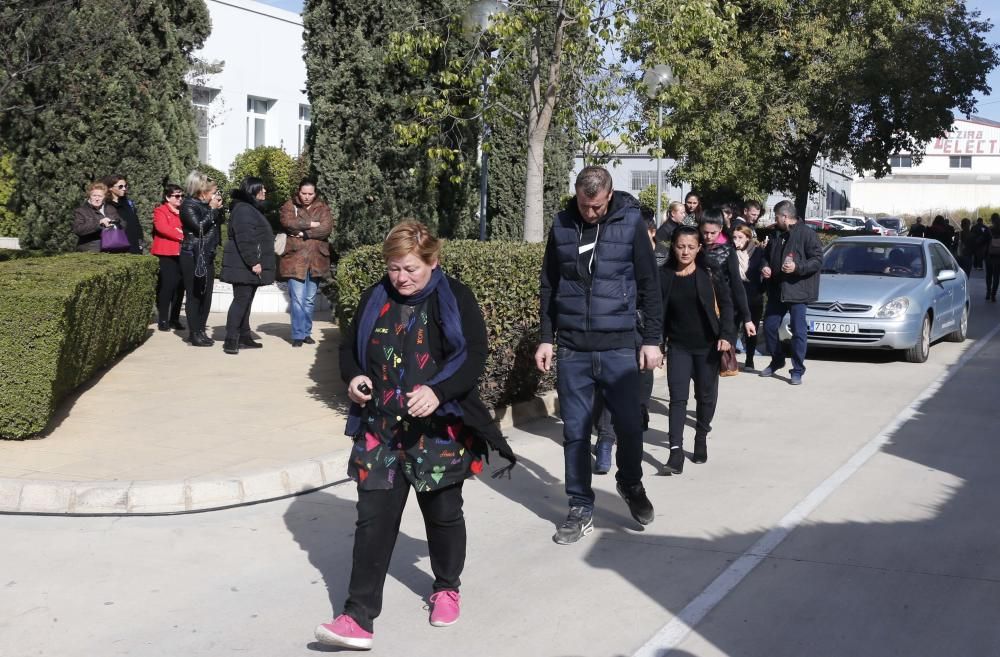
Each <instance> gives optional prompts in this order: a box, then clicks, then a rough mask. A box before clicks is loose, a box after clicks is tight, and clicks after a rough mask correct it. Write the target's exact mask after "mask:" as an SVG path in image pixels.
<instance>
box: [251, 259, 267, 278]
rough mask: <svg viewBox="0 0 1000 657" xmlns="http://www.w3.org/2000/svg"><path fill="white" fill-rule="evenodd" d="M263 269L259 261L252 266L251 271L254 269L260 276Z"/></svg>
mask: <svg viewBox="0 0 1000 657" xmlns="http://www.w3.org/2000/svg"><path fill="white" fill-rule="evenodd" d="M263 270H264V268H263V267H261V265H260V263H259V262H258V263H257V264H256V265H254V266H253V267H251V268H250V271H252V272H253V273H255V274H257V275H258V276H260V272H262V271H263Z"/></svg>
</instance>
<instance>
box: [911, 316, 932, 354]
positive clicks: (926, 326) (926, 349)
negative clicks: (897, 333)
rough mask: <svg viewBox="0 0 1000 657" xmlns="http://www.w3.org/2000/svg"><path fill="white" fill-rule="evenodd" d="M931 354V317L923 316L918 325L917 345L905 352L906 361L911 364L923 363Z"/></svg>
mask: <svg viewBox="0 0 1000 657" xmlns="http://www.w3.org/2000/svg"><path fill="white" fill-rule="evenodd" d="M930 353H931V316H930V315H924V322H923V324H921V325H920V337H919V338H918V339H917V343H916V344H915V345H913V346H912V347H910V348H909V349H907V350H906V360H907V361H909V362H911V363H923V362H925V361H926V360H927V356H929V355H930Z"/></svg>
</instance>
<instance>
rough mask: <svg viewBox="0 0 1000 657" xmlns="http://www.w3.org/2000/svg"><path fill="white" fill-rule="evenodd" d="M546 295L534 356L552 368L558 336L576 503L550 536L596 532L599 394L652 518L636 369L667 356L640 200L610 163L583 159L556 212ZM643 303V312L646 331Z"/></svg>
mask: <svg viewBox="0 0 1000 657" xmlns="http://www.w3.org/2000/svg"><path fill="white" fill-rule="evenodd" d="M540 293H541V344H539V346H538V349H537V351H536V352H535V364H536V365H537V366H538V369H540V370H542V371H543V372H545V371H548V370H549V368H550V367H551V365H552V359H553V344H555V343H556V342H558V345H559V353H558V359H557V362H558V364H559V369H558V375H557V386H558V393H559V408H560V414H561V415H562V420H563V451H564V454H565V459H566V494H567V495H568V496H569V506H570V511H569V516H568V517H567V518H566V520H565V522H563V523H562V524H561V525H560V526H559V528H558V530H557V531H556V534H555V535H554V536H553V537H552V538H553V540H554V541H555V542H556V543H559V544H563V545H565V544H569V543H575V542H576V541H578V540H580V538H582V537H583V536H585V535H587V534H589V533H590V532H591V531H593V527H594V525H593V519H592V517H593V511H594V491H593V488H592V487H591V475H592V473H591V464H590V428H591V417H592V413H593V404H594V395H595V394H599V395H601V396H602V397H603V398H604V403H605V405H606V406H607V408H608V410H610V411H611V417H612V421H613V424H614V429H615V433H616V434H617V436H618V443H617V463H618V472H617V475H616V478H617V480H618V493H619V494H620V495H621V496H622V497H623V498H624V499H625V502H626V503H627V504H628V507H629V511H630V512H631V513H632V517H633V518H635V519H636V521H638V522H639V523H641V524H643V525H648V524H649V523H651V522H652V521H653V505H652V504H651V503H650V501H649V498H648V497H646V491H645V489H644V488H643V485H642V419H641V410H640V405H639V398H640V395H639V369H640V368H642V369H650V370H651V369H654V368H656V367H657V366H658V365H659V364H660V362H661V361H662V359H663V354H662V352H661V351H660V348H659V343H660V326H661V323H662V310H661V300H660V292H659V282H658V277H657V272H656V259H655V256H654V255H653V247H652V245H651V244H650V241H649V237H648V235H647V233H646V225H645V223H644V222H643V220H642V216H641V214H640V212H639V203H638V201H636V199H635V198H633V197H632V196H630V195H629V194H626V193H624V192H615V191H614V187H613V183H612V180H611V174H609V173H608V172H607V170H605V169H603V168H601V167H586V168H585V169H584V170H583V171H581V172H580V175H579V176H577V179H576V196H575V197H574V198H573V200H572V201H570V203H569V204H568V206H567V207H566V209H565V210H564V211H563V212H560V213H559V214H558V215H556V217H555V221H554V222H553V224H552V229H551V230H550V232H549V240H548V244H547V245H546V248H545V257H544V260H543V261H542V272H541V290H540ZM637 310H638V311H641V312H642V315H643V317H644V322H643V324H642V329H641V333H638V332H637V328H638V325H637V322H636V311H637ZM640 339H641V347H640V345H639V344H637V342H639V340H640ZM637 348H639V352H638V353H639V356H638V362H636V361H637V358H636V349H637Z"/></svg>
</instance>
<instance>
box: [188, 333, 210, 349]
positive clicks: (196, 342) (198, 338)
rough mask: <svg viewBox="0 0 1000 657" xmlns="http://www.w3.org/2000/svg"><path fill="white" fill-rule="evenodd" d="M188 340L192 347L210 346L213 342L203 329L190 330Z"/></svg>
mask: <svg viewBox="0 0 1000 657" xmlns="http://www.w3.org/2000/svg"><path fill="white" fill-rule="evenodd" d="M188 341H189V342H190V343H191V346H193V347H211V346H212V345H213V344H215V342H213V341H212V340H210V339H209V338H208V336H207V335H205V333H204V332H203V331H191V337H190V338H189V339H188Z"/></svg>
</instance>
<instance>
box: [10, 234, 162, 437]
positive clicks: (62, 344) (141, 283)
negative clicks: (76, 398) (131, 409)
mask: <svg viewBox="0 0 1000 657" xmlns="http://www.w3.org/2000/svg"><path fill="white" fill-rule="evenodd" d="M156 272H157V262H156V258H154V257H151V256H130V255H117V254H116V255H110V254H91V253H72V254H66V255H58V256H52V257H49V258H30V257H29V258H24V259H18V260H11V261H8V262H0V282H2V285H0V437H3V438H25V437H28V436H31V435H33V434H36V433H38V432H40V431H42V430H44V429H45V427H46V425H47V424H48V422H49V419H50V418H51V417H52V414H53V412H54V411H55V408H56V404H58V403H59V401H60V399H62V398H63V397H64V396H65V395H66V394H67V393H69V392H70V391H72V390H73V389H74V388H76V387H77V386H79V385H80V384H81V383H84V382H85V381H87V380H88V379H90V378H91V377H92V376H93V375H94V373H95V372H97V371H98V370H99V369H101V368H102V367H105V366H106V365H108V364H109V363H111V362H112V361H114V359H115V358H116V357H117V356H118V355H119V354H121V353H122V352H123V351H126V350H128V349H131V348H132V347H135V346H136V345H138V344H139V343H141V342H142V341H143V340H145V339H146V337H147V336H148V333H147V331H148V326H149V322H150V318H151V316H152V309H153V306H154V296H155V289H156Z"/></svg>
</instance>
